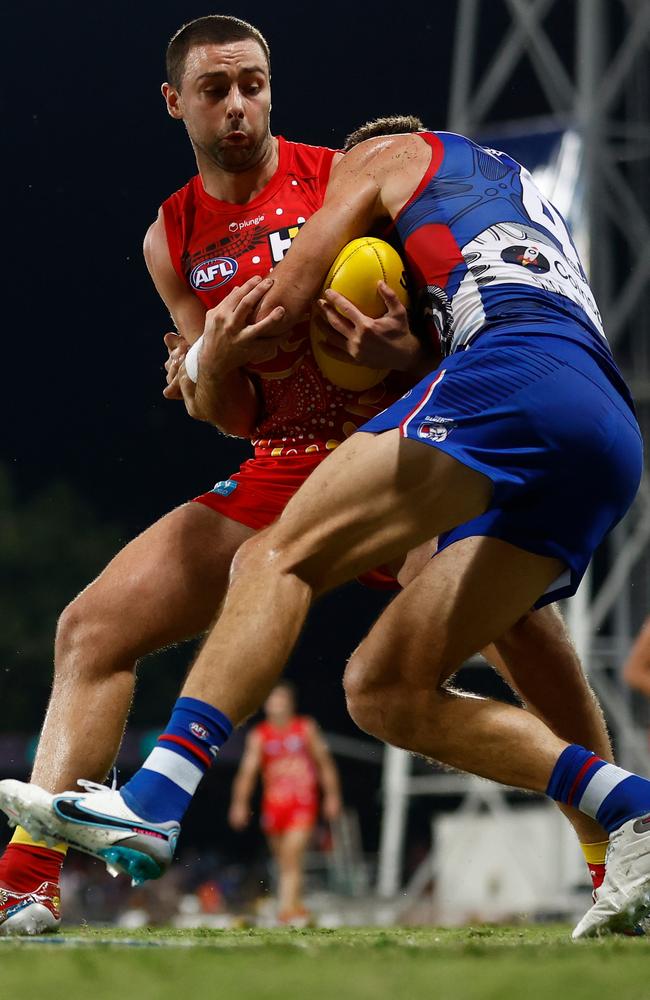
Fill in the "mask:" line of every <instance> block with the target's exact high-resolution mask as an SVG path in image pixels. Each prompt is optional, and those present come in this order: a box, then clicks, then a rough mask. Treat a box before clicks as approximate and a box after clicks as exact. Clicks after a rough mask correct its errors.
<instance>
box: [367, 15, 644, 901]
mask: <svg viewBox="0 0 650 1000" xmlns="http://www.w3.org/2000/svg"><path fill="white" fill-rule="evenodd" d="M487 19H492V20H493V21H494V20H495V19H496V21H497V23H499V19H503V21H504V25H505V30H504V32H503V35H502V38H501V40H500V43H499V45H498V46H496V47H495V48H494V49H493V50H492V51H491V52H486V51H485V48H484V47H482V45H481V39H482V38H485V37H486V34H487V36H488V37H489V36H490V33H486V32H485V31H483V30H482V29H483V28H484V26H485V24H486V22H487ZM569 33H570V36H571V37H570V38H568V35H569ZM567 42H571V43H572V44H569V45H568V44H567ZM649 56H650V2H649V0H457V20H456V29H455V39H454V49H453V65H452V76H451V90H450V104H449V121H448V127H449V129H450V130H452V131H454V132H459V133H462V134H463V135H469V136H473V137H479V138H480V136H481V135H490V136H491V137H494V136H495V135H496V134H499V133H503V134H507V132H508V130H513V129H514V128H517V129H518V130H519V131H524V130H525V131H528V132H531V133H532V132H535V131H539V130H543V129H544V128H546V129H548V128H550V127H553V128H555V129H562V130H566V132H567V134H569V133H572V134H574V135H576V136H577V138H578V140H579V151H580V153H579V160H578V167H577V169H578V177H577V181H578V184H577V188H579V189H580V191H581V194H582V217H583V220H584V227H585V228H584V232H583V234H582V240H581V242H582V247H581V249H582V251H583V252H582V256H583V260H584V262H585V265H586V266H587V270H588V273H589V275H590V281H591V285H592V287H593V289H594V292H595V295H596V299H597V301H598V303H599V307H600V310H601V313H602V315H603V320H604V326H605V331H606V333H607V336H608V338H609V341H610V344H611V345H612V348H613V350H614V353H615V356H616V358H617V360H618V362H619V365H620V366H621V368H622V369H623V372H624V374H625V375H626V378H627V380H628V383H629V384H630V386H631V388H632V391H633V394H634V396H635V400H636V402H637V407H638V415H639V422H640V424H641V428H642V430H643V432H644V436H645V435H647V433H648V431H650V336H649V333H650V184H648V176H650V172H649V169H648V168H649V166H650V163H649V160H650V58H649ZM524 83H525V85H526V87H527V88H529V89H530V91H531V94H533V93H534V99H533V100H531V104H532V105H534V114H531V115H530V116H529V115H526V116H525V117H524V118H523V119H522V118H520V119H518V120H517V122H512V121H510V122H504V121H503V119H502V116H500V115H499V101H500V97H501V95H502V94H503V93H504V91H511V89H512V88H521V86H522V84H524ZM648 613H650V479H649V478H648V477H647V475H646V476H645V477H644V480H643V482H642V485H641V489H640V492H639V497H638V499H637V501H636V503H635V506H634V508H633V510H632V511H631V512H630V514H629V515H628V517H627V518H626V519H625V521H624V522H623V523H622V524H621V525H620V526H619V527H618V528H617V529H616V531H615V532H613V533H612V535H611V536H610V537H609V539H608V540H607V541H606V542H605V544H604V546H603V551H602V552H601V553H600V554H599V558H598V560H597V566H596V569H595V570H594V571H593V572H591V573H590V574H589V575H588V577H587V578H586V579H585V581H584V582H583V585H582V586H581V588H580V591H579V592H578V594H577V595H576V597H575V598H574V599H573V600H572V601H571V602H569V603H568V608H567V617H568V621H569V624H570V627H571V630H572V633H573V636H574V641H575V642H576V645H577V648H578V651H579V653H580V655H581V658H582V661H583V663H584V664H585V665H586V667H587V668H588V669H589V672H590V679H591V681H592V683H593V685H594V687H595V689H596V691H597V692H598V694H599V696H600V698H601V700H602V702H603V704H604V707H605V710H606V713H607V716H608V719H609V721H610V723H611V726H612V729H613V731H614V735H615V737H616V743H617V751H618V757H619V760H620V761H621V762H622V763H623V765H627V766H629V767H632V768H634V769H643V770H645V771H650V757H649V755H648V746H647V739H645V738H644V734H643V733H642V730H641V728H640V727H639V726H638V725H637V724H636V723H635V721H634V712H633V707H634V706H633V698H632V696H631V695H630V694H629V693H628V692H626V691H625V689H624V688H623V686H622V685H621V683H620V680H619V676H618V673H619V670H620V666H621V663H622V661H623V659H624V657H625V654H626V653H627V651H628V650H629V647H630V645H631V642H632V639H633V636H634V635H635V633H636V632H637V630H638V629H639V627H640V626H641V624H642V621H643V619H644V617H645V616H646V615H647V614H648ZM385 754H386V756H385V764H384V783H383V792H384V818H383V826H382V839H381V844H380V858H379V871H378V885H377V891H378V893H379V895H381V896H384V897H391V896H394V895H395V894H396V892H397V891H398V889H399V888H400V885H401V870H402V853H403V844H404V831H405V825H406V818H407V811H408V803H409V799H410V797H411V796H412V795H414V794H423V792H424V793H425V794H426V792H425V791H424V790H423V789H422V785H421V781H418V780H417V779H414V778H413V777H412V776H411V773H410V772H411V767H410V757H409V756H408V754H405V753H404V752H402V751H399V750H395V749H393V748H387V749H386V751H385ZM431 781H435V776H432V778H431ZM473 788H474V785H473V784H471V783H470V784H469V785H468V791H469V792H470V793H471V790H472V789H473Z"/></svg>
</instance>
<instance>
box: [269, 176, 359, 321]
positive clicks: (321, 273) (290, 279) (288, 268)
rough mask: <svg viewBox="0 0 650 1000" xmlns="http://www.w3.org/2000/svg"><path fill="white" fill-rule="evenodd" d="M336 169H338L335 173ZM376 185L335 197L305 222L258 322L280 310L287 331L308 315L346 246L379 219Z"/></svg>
mask: <svg viewBox="0 0 650 1000" xmlns="http://www.w3.org/2000/svg"><path fill="white" fill-rule="evenodd" d="M337 169H340V168H337ZM377 190H378V189H377V186H376V184H375V183H374V182H370V183H366V184H364V183H359V184H358V185H357V187H356V188H355V189H351V188H350V187H349V186H348V187H347V188H346V190H345V191H344V192H342V193H340V192H339V193H338V194H337V192H336V191H335V192H334V195H333V196H330V194H329V193H328V198H327V200H326V201H325V204H324V205H323V207H322V208H320V209H319V211H318V212H316V214H315V215H313V216H312V218H311V219H308V220H307V222H306V223H305V225H304V226H303V227H302V229H301V230H300V232H299V233H298V235H297V237H296V239H295V240H294V242H293V245H292V246H291V249H290V250H289V252H288V254H287V255H286V257H285V258H284V260H283V261H281V262H280V264H278V266H277V267H276V268H275V269H274V271H273V287H272V288H271V290H270V291H269V292H267V294H266V296H265V297H264V300H263V302H262V304H261V306H260V310H259V314H258V318H260V319H261V318H263V317H264V316H268V315H269V313H270V312H271V311H272V310H273V309H274V308H276V307H277V306H283V307H284V309H285V316H284V319H283V322H282V326H283V327H285V328H286V329H289V328H290V327H291V326H293V325H294V324H295V323H297V322H299V321H300V319H301V318H302V317H303V316H304V315H305V313H306V312H308V310H309V308H310V306H311V303H312V301H313V299H314V298H315V297H316V295H317V293H318V292H319V290H320V289H321V288H322V285H323V281H324V279H325V276H326V274H327V272H328V270H329V268H330V265H331V263H332V261H333V260H334V259H335V257H336V256H337V254H338V253H339V251H340V250H342V249H343V247H344V246H345V245H346V243H349V242H350V241H351V240H353V239H356V238H357V237H358V236H363V235H364V234H365V233H366V232H368V230H369V229H370V228H371V226H372V223H373V221H374V219H375V215H376V214H377Z"/></svg>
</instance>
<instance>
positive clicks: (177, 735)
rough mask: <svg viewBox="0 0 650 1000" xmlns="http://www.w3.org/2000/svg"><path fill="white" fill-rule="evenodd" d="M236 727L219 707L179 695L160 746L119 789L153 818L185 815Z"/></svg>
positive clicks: (159, 820) (152, 820)
mask: <svg viewBox="0 0 650 1000" xmlns="http://www.w3.org/2000/svg"><path fill="white" fill-rule="evenodd" d="M232 729H233V726H232V722H231V721H230V719H228V718H227V717H226V716H225V715H224V714H223V712H220V711H219V709H218V708H213V707H212V705H208V704H207V702H205V701H199V700H198V699H197V698H179V699H178V701H177V702H176V704H175V705H174V710H173V712H172V717H171V719H170V720H169V725H168V726H167V728H166V729H165V731H164V733H161V734H160V736H159V737H158V741H157V743H156V746H155V747H154V749H153V750H152V751H151V753H150V754H149V756H148V757H147V759H146V760H145V762H144V764H143V765H142V767H141V768H140V770H139V771H136V773H135V774H134V775H133V777H132V778H131V780H130V781H127V783H126V785H124V786H123V787H122V788H121V789H120V794H121V796H122V798H123V799H124V801H125V802H126V804H127V806H128V807H129V809H132V810H133V812H134V813H137V815H138V816H142V818H143V819H146V820H149V822H150V823H164V822H166V821H167V820H181V819H182V818H183V816H184V815H185V812H186V810H187V807H188V806H189V804H190V802H191V801H192V796H193V795H194V792H195V791H196V789H197V788H198V785H199V782H200V781H201V778H202V777H203V775H204V774H205V772H206V771H207V770H208V769H209V768H210V766H211V765H212V763H213V762H214V759H215V757H216V756H217V751H218V750H219V749H220V747H222V746H223V744H224V743H225V742H226V740H227V739H228V737H229V736H230V734H231V733H232Z"/></svg>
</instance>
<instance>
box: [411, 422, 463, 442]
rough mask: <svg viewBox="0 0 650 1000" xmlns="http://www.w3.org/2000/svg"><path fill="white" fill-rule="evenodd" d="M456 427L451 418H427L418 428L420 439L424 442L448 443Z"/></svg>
mask: <svg viewBox="0 0 650 1000" xmlns="http://www.w3.org/2000/svg"><path fill="white" fill-rule="evenodd" d="M455 426H456V423H455V421H453V420H452V419H451V418H450V417H425V418H424V420H423V421H422V423H421V424H420V426H419V427H418V437H419V438H421V439H422V440H423V441H437V442H441V441H446V440H447V438H448V436H449V435H450V434H451V432H452V431H453V429H454V427H455Z"/></svg>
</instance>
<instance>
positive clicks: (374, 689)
mask: <svg viewBox="0 0 650 1000" xmlns="http://www.w3.org/2000/svg"><path fill="white" fill-rule="evenodd" d="M370 668H371V664H369V663H368V660H367V658H366V653H365V651H364V646H363V643H362V645H361V646H360V647H359V648H358V649H357V650H356V652H354V653H353V654H352V656H351V657H350V660H349V662H348V665H347V667H346V669H345V674H344V676H343V690H344V692H345V700H346V704H347V707H348V712H349V714H350V718H351V719H352V721H353V722H354V723H355V725H357V726H358V727H359V729H362V730H363V732H364V733H368V734H369V735H371V736H376V737H377V738H378V739H388V736H387V735H386V733H387V730H388V728H390V720H389V715H390V702H389V699H387V697H386V687H385V686H384V684H382V682H381V679H380V677H379V676H378V675H377V673H376V672H375V671H374V670H373V671H372V673H371V669H370Z"/></svg>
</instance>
